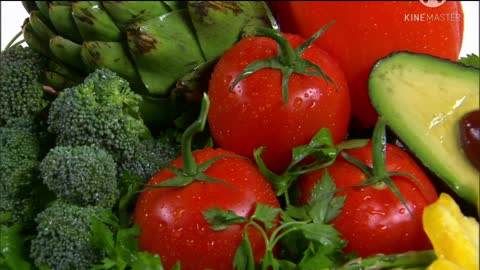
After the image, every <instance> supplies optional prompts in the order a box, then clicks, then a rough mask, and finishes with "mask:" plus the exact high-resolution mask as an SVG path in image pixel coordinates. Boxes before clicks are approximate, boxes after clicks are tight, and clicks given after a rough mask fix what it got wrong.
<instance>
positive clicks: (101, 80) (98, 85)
mask: <svg viewBox="0 0 480 270" xmlns="http://www.w3.org/2000/svg"><path fill="white" fill-rule="evenodd" d="M141 102H142V98H141V96H140V95H138V94H135V93H134V92H133V91H131V89H130V88H129V85H128V82H127V81H126V80H124V79H123V78H121V77H119V76H117V75H116V74H115V73H114V72H113V71H110V70H108V69H97V70H96V71H95V72H93V73H91V74H90V75H89V76H88V77H87V78H86V79H85V81H84V82H83V83H82V84H80V85H77V86H74V87H72V88H67V89H65V90H64V91H63V92H61V93H60V94H59V96H58V97H57V98H56V99H55V101H53V102H52V105H51V107H50V111H49V117H48V124H49V131H51V132H52V133H54V134H56V136H57V144H58V145H97V146H99V147H102V148H104V149H106V150H107V151H109V152H110V153H111V154H113V155H114V158H115V159H116V160H118V159H119V158H120V156H121V155H123V154H125V153H128V152H129V151H130V152H131V151H133V150H132V149H133V148H134V146H135V144H136V143H138V141H139V140H140V139H142V138H150V137H151V135H150V131H149V129H148V128H147V127H146V126H145V124H144V123H143V120H142V118H141V116H140V112H139V110H140V109H139V107H140V103H141Z"/></svg>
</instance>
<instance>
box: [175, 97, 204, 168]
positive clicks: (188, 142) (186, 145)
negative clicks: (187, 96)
mask: <svg viewBox="0 0 480 270" xmlns="http://www.w3.org/2000/svg"><path fill="white" fill-rule="evenodd" d="M209 108H210V100H209V99H208V95H207V94H206V93H204V94H203V98H202V105H201V108H200V115H199V117H198V119H197V120H195V122H193V123H192V124H191V125H190V126H188V128H187V129H186V130H185V132H184V133H183V135H182V157H183V168H184V172H185V174H186V175H187V176H193V175H196V174H197V172H198V166H197V163H196V162H195V158H194V157H193V154H192V140H193V136H194V135H195V134H196V133H198V132H202V131H203V129H204V128H205V123H206V121H207V115H208V109H209Z"/></svg>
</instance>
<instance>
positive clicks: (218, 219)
mask: <svg viewBox="0 0 480 270" xmlns="http://www.w3.org/2000/svg"><path fill="white" fill-rule="evenodd" d="M202 214H203V216H204V217H205V219H206V220H207V222H208V223H210V224H211V225H212V226H211V228H212V230H214V231H221V230H224V229H226V228H228V227H229V226H230V225H233V224H239V223H245V222H247V219H246V218H244V217H242V216H239V215H237V214H236V213H235V212H233V211H232V210H227V211H224V210H223V209H221V208H219V207H213V208H210V209H208V210H206V211H203V213H202Z"/></svg>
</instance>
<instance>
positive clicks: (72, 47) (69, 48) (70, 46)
mask: <svg viewBox="0 0 480 270" xmlns="http://www.w3.org/2000/svg"><path fill="white" fill-rule="evenodd" d="M49 48H50V51H51V52H52V54H53V55H55V56H56V57H57V58H58V59H60V60H62V61H64V62H65V63H67V64H68V65H70V66H72V67H75V68H77V69H78V70H84V71H93V70H88V68H87V67H88V66H87V65H85V63H84V62H83V61H82V57H81V55H80V52H81V48H82V45H80V44H77V43H75V42H73V41H71V40H68V39H66V38H63V37H61V36H55V37H53V38H51V39H50V43H49Z"/></svg>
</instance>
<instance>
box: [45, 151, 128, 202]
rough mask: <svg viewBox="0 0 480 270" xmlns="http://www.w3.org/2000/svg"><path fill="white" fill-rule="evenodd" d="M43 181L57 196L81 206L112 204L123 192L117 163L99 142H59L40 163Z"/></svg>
mask: <svg viewBox="0 0 480 270" xmlns="http://www.w3.org/2000/svg"><path fill="white" fill-rule="evenodd" d="M40 175H41V177H42V179H43V182H44V183H45V184H46V185H47V186H48V188H49V189H50V190H52V191H53V192H54V193H55V194H56V195H57V197H59V198H61V199H63V200H65V201H66V202H68V203H72V204H76V205H79V206H87V205H92V206H99V207H105V208H111V207H113V206H114V204H115V203H116V201H117V199H118V196H119V192H118V186H117V178H116V177H117V164H116V163H115V161H114V160H113V157H112V155H110V154H109V153H108V152H107V151H105V150H103V149H101V148H98V147H95V146H87V145H82V146H57V147H55V148H53V149H52V150H50V152H48V154H47V156H46V157H45V158H44V159H43V160H42V162H41V164H40Z"/></svg>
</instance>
